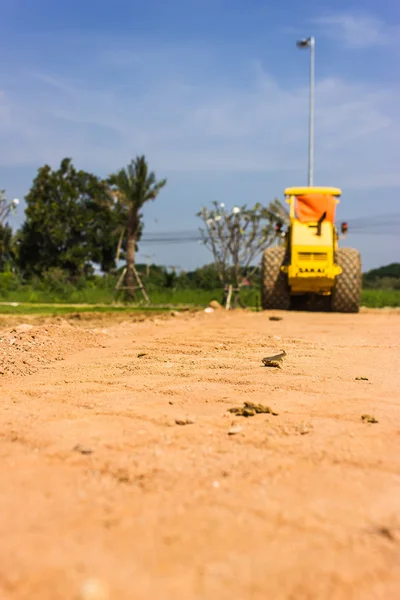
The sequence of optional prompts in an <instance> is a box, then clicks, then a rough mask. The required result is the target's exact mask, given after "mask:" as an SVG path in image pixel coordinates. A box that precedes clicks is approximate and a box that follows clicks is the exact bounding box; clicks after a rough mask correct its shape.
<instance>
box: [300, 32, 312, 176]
mask: <svg viewBox="0 0 400 600" xmlns="http://www.w3.org/2000/svg"><path fill="white" fill-rule="evenodd" d="M297 47H298V48H310V115H309V138H308V185H309V186H310V187H312V186H313V185H314V90H315V38H314V37H313V36H311V37H309V38H307V39H305V40H299V41H298V42H297Z"/></svg>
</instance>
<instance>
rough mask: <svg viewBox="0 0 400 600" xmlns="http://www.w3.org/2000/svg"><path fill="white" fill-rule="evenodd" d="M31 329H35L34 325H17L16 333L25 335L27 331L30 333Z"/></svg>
mask: <svg viewBox="0 0 400 600" xmlns="http://www.w3.org/2000/svg"><path fill="white" fill-rule="evenodd" d="M31 329H33V325H29V324H28V323H21V325H17V327H16V328H15V331H18V333H25V332H26V331H30V330H31Z"/></svg>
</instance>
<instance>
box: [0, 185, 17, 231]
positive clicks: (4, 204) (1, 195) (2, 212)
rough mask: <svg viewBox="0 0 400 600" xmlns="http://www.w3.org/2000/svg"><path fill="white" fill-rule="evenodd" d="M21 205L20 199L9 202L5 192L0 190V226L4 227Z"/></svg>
mask: <svg viewBox="0 0 400 600" xmlns="http://www.w3.org/2000/svg"><path fill="white" fill-rule="evenodd" d="M18 204H19V200H18V198H14V200H7V198H6V192H5V190H0V225H1V226H3V227H4V225H5V224H6V221H7V219H8V217H9V216H10V214H14V213H15V212H16V210H17V206H18Z"/></svg>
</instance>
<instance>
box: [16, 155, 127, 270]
mask: <svg viewBox="0 0 400 600" xmlns="http://www.w3.org/2000/svg"><path fill="white" fill-rule="evenodd" d="M26 203H27V208H26V211H25V216H26V220H25V222H24V224H23V226H22V229H21V231H20V232H19V235H18V237H19V264H20V267H21V269H22V271H23V273H24V274H25V275H28V276H32V275H39V276H41V275H42V274H43V273H45V272H47V271H49V269H54V268H57V269H61V270H62V271H63V272H66V273H67V274H68V278H69V279H76V278H78V277H80V276H82V275H83V274H84V273H85V271H86V270H87V269H88V268H89V265H90V263H91V262H94V263H97V264H99V265H100V266H101V268H102V269H103V270H105V271H108V270H110V269H111V268H113V267H114V264H115V261H114V253H115V227H116V223H115V214H114V211H112V210H111V205H110V199H109V196H108V193H107V186H106V184H105V183H104V182H102V181H101V180H99V179H98V178H97V177H96V176H95V175H92V174H90V173H86V172H85V171H77V170H76V169H75V168H74V167H73V165H72V162H71V159H68V158H66V159H64V160H63V161H62V162H61V165H60V168H59V169H58V170H57V171H53V170H52V169H51V167H49V166H48V165H45V166H44V167H41V168H40V169H39V170H38V174H37V176H36V178H35V180H34V182H33V185H32V188H31V190H30V191H29V193H28V195H27V196H26Z"/></svg>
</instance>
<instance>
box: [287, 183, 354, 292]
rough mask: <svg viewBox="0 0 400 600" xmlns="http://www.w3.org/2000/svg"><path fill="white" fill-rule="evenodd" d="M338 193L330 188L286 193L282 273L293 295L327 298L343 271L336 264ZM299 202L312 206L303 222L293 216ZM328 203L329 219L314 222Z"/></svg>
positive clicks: (299, 188) (312, 188)
mask: <svg viewBox="0 0 400 600" xmlns="http://www.w3.org/2000/svg"><path fill="white" fill-rule="evenodd" d="M341 193H342V192H341V190H340V189H338V188H331V187H298V188H287V189H286V190H285V196H286V201H287V202H288V204H289V205H290V226H289V231H288V236H287V240H286V243H287V244H288V248H287V249H288V254H289V257H290V260H289V261H288V264H286V265H284V266H282V267H281V269H282V270H283V271H284V272H286V273H287V275H288V283H289V287H290V291H291V294H293V295H297V294H307V293H314V294H321V295H330V294H331V292H332V289H333V287H334V284H335V278H336V277H337V276H338V275H340V273H341V272H342V268H341V267H340V266H339V265H337V264H335V251H336V249H337V246H338V232H337V230H336V227H335V224H334V208H333V206H332V205H333V204H338V203H339V200H338V197H339V196H340V195H341ZM300 198H306V199H307V198H308V199H309V200H311V205H312V208H311V210H308V213H307V214H306V216H305V217H304V216H303V219H300V218H299V217H298V215H297V214H296V203H298V202H299V199H300ZM328 199H329V201H330V213H329V218H328V219H326V218H323V217H321V219H320V218H317V217H318V216H321V215H323V214H324V202H325V200H326V201H328ZM313 202H314V204H313ZM319 202H320V204H321V209H320V213H319V207H318V203H319ZM306 209H308V208H307V207H306ZM325 214H327V213H326V212H325Z"/></svg>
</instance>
